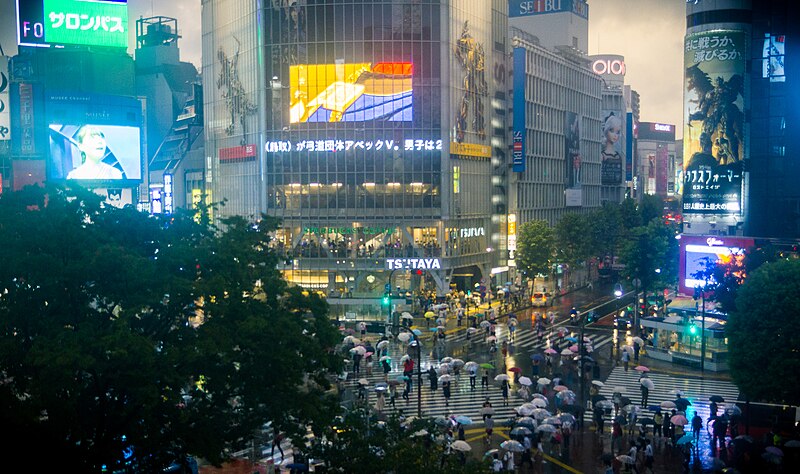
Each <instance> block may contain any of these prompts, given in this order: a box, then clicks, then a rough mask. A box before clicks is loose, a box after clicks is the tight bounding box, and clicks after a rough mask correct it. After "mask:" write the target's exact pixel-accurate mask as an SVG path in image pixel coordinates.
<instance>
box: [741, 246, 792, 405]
mask: <svg viewBox="0 0 800 474" xmlns="http://www.w3.org/2000/svg"><path fill="white" fill-rule="evenodd" d="M797 288H800V261H798V260H782V261H777V262H771V263H766V264H764V265H762V266H761V267H760V268H759V269H758V270H756V271H754V272H753V273H752V274H749V275H748V277H747V279H746V280H745V281H744V283H743V284H742V286H741V287H740V288H739V292H738V295H737V297H736V309H735V310H734V311H733V312H731V313H730V314H729V315H728V323H727V325H726V328H725V334H726V336H727V337H728V358H729V364H730V368H731V374H732V375H733V379H734V381H735V382H736V385H737V386H738V387H739V389H740V390H741V391H742V393H743V394H744V395H745V396H746V397H747V399H749V400H758V401H764V402H773V403H781V404H789V405H798V404H800V380H799V379H798V378H797V377H795V373H796V372H797V367H798V364H800V352H798V351H797V348H798V347H800V334H798V332H797V331H795V330H794V329H793V327H794V324H795V323H796V316H797V314H798V313H800V298H798V294H797Z"/></svg>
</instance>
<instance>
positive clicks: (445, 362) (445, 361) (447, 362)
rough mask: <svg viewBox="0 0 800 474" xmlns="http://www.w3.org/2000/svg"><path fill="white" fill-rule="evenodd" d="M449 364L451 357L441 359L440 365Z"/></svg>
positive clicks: (451, 360)
mask: <svg viewBox="0 0 800 474" xmlns="http://www.w3.org/2000/svg"><path fill="white" fill-rule="evenodd" d="M450 362H453V358H452V357H444V358H443V359H442V363H443V364H449V363H450Z"/></svg>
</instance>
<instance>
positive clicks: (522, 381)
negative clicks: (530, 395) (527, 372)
mask: <svg viewBox="0 0 800 474" xmlns="http://www.w3.org/2000/svg"><path fill="white" fill-rule="evenodd" d="M519 383H520V385H525V386H526V387H527V386H530V385H533V380H531V379H529V378H528V377H520V378H519Z"/></svg>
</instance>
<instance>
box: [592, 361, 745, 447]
mask: <svg viewBox="0 0 800 474" xmlns="http://www.w3.org/2000/svg"><path fill="white" fill-rule="evenodd" d="M633 367H635V365H634V364H632V365H631V366H630V369H629V370H628V371H627V372H626V371H625V369H624V367H621V366H618V367H615V368H614V369H613V370H612V371H611V374H609V377H608V379H607V380H606V381H605V385H604V386H603V387H601V388H600V390H599V392H600V395H603V396H605V397H606V398H607V399H608V400H611V398H612V395H613V393H614V392H615V391H616V390H617V389H618V388H623V389H624V392H622V395H623V396H625V397H628V398H630V400H631V404H633V405H635V406H636V407H637V409H638V418H639V419H641V418H643V417H650V418H652V417H653V415H654V414H655V410H652V409H650V408H649V407H657V406H659V405H660V404H661V402H664V401H674V400H675V393H674V391H675V390H680V391H681V392H682V393H683V395H682V397H683V398H685V399H687V400H688V401H689V403H691V405H689V406H688V407H687V409H686V418H687V420H691V419H692V417H694V414H695V413H698V414H699V415H700V417H701V418H702V419H703V424H704V425H705V423H706V421H707V420H708V419H709V415H710V401H709V397H710V396H712V395H718V396H721V397H722V398H724V399H725V402H726V403H721V404H719V405H720V406H719V411H718V413H720V412H721V411H722V410H723V409H724V407H725V405H726V404H727V403H733V402H735V401H736V400H737V399H738V398H739V389H738V388H737V387H736V385H734V384H733V382H729V381H727V380H712V379H700V378H695V377H687V376H680V375H673V374H665V373H658V372H657V371H653V372H648V373H647V375H648V378H650V380H652V381H653V385H654V388H652V389H650V391H649V395H648V400H647V405H646V406H644V407H641V403H640V402H641V389H640V387H641V383H640V382H639V378H640V376H641V372H638V371H636V370H634V369H633ZM669 411H670V410H663V412H665V413H669ZM613 416H614V415H613V412H612V413H611V414H606V417H605V418H606V421H609V422H610V420H611V418H613ZM690 429H691V425H687V426H686V432H689V431H690Z"/></svg>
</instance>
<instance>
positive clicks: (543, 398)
mask: <svg viewBox="0 0 800 474" xmlns="http://www.w3.org/2000/svg"><path fill="white" fill-rule="evenodd" d="M533 398H539V399H542V400H544V401H547V397H545V396H544V395H542V394H541V393H534V394H533Z"/></svg>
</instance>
